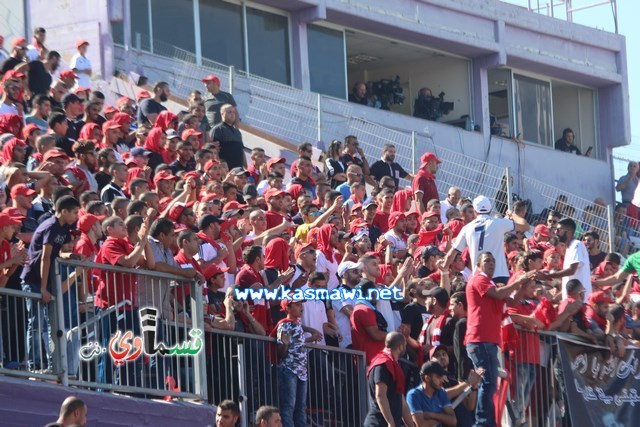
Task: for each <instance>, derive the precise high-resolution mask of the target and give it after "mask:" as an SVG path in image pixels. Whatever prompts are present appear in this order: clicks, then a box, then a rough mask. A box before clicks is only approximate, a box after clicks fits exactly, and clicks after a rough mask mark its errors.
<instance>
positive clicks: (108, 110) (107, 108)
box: [104, 105, 118, 114]
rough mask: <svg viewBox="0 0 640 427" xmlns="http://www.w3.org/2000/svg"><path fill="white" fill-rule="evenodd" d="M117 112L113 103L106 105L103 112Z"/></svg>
mask: <svg viewBox="0 0 640 427" xmlns="http://www.w3.org/2000/svg"><path fill="white" fill-rule="evenodd" d="M117 112H118V109H117V108H116V107H114V106H113V105H107V106H106V107H104V114H113V113H117Z"/></svg>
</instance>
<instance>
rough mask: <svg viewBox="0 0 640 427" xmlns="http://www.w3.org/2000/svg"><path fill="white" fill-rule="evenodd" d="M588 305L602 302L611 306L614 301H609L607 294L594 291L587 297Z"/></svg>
mask: <svg viewBox="0 0 640 427" xmlns="http://www.w3.org/2000/svg"><path fill="white" fill-rule="evenodd" d="M587 301H589V304H590V305H596V304H602V303H604V302H608V303H609V304H613V303H614V302H615V301H614V300H613V299H611V297H610V296H609V294H608V293H606V292H603V291H596V292H594V293H592V294H591V295H589V297H588V298H587Z"/></svg>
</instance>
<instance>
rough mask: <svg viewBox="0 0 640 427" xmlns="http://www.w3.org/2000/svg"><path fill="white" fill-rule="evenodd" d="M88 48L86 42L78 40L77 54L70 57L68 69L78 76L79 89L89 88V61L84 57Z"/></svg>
mask: <svg viewBox="0 0 640 427" xmlns="http://www.w3.org/2000/svg"><path fill="white" fill-rule="evenodd" d="M88 47H89V42H88V41H86V40H78V41H77V42H76V49H78V53H76V54H75V55H73V57H71V62H70V63H69V67H71V69H72V70H73V72H74V73H76V74H77V75H78V86H81V87H91V61H89V58H87V56H86V55H87V48H88ZM69 89H71V88H69Z"/></svg>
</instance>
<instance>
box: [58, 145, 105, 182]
mask: <svg viewBox="0 0 640 427" xmlns="http://www.w3.org/2000/svg"><path fill="white" fill-rule="evenodd" d="M73 152H74V154H75V155H76V156H75V157H76V160H75V162H74V163H72V164H71V165H70V166H69V167H68V168H67V170H66V171H65V173H64V177H65V178H66V179H67V181H69V182H70V183H71V184H73V185H76V184H78V182H81V181H84V186H81V187H80V190H81V192H84V191H94V192H96V193H97V192H98V191H99V190H98V181H96V179H95V178H94V176H93V172H95V170H96V146H95V144H94V143H93V142H91V141H78V142H76V143H75V144H73Z"/></svg>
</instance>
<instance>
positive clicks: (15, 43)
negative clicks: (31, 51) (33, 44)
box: [11, 37, 29, 47]
mask: <svg viewBox="0 0 640 427" xmlns="http://www.w3.org/2000/svg"><path fill="white" fill-rule="evenodd" d="M23 43H24V44H28V43H29V42H28V41H27V39H25V38H24V37H19V38H17V39H14V40H13V41H12V42H11V46H13V47H17V46H18V45H20V44H23Z"/></svg>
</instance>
